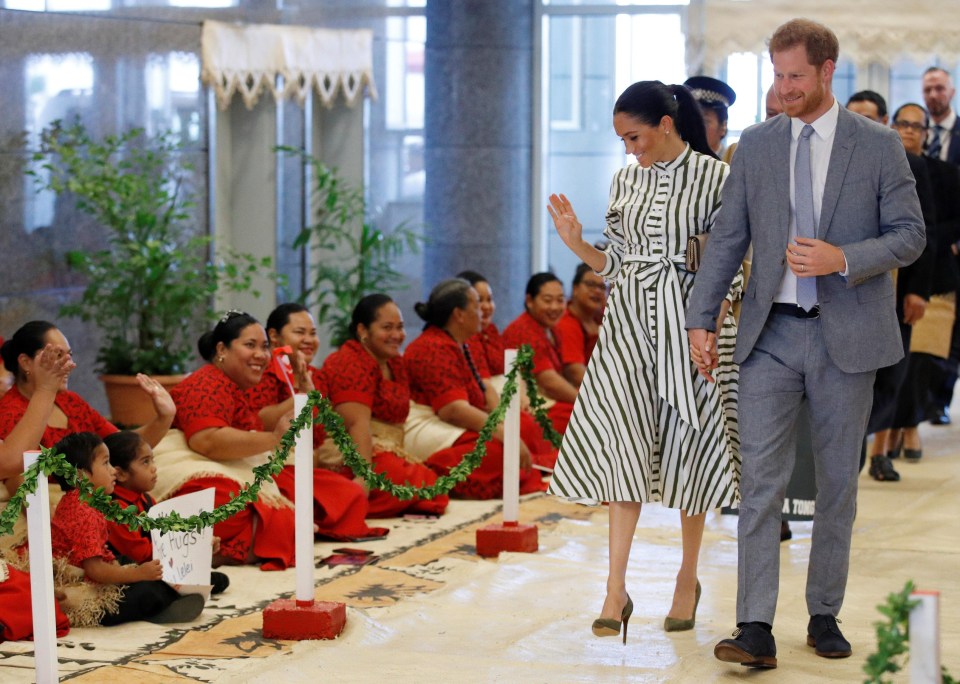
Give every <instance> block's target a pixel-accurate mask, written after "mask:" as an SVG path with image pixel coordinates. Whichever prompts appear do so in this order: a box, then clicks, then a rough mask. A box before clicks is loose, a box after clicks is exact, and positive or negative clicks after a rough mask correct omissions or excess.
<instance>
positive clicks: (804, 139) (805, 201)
mask: <svg viewBox="0 0 960 684" xmlns="http://www.w3.org/2000/svg"><path fill="white" fill-rule="evenodd" d="M811 135H813V126H811V125H810V124H807V125H806V126H804V127H803V130H802V131H800V140H799V141H798V142H797V159H796V162H795V163H794V167H793V191H794V202H795V203H796V219H797V237H804V238H815V237H816V236H817V229H816V225H815V224H814V222H813V174H812V172H811V170H810V136H811ZM797 304H798V305H800V307H801V308H803V309H805V310H807V311H809V310H810V309H812V308H813V307H814V306H816V304H817V279H816V278H797Z"/></svg>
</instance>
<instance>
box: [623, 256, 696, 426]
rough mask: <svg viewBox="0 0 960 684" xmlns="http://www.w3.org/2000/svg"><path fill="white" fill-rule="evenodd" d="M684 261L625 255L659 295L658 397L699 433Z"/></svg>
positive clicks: (643, 281)
mask: <svg viewBox="0 0 960 684" xmlns="http://www.w3.org/2000/svg"><path fill="white" fill-rule="evenodd" d="M685 259H686V257H685V255H683V254H674V255H669V256H668V255H666V254H663V255H642V254H625V255H624V256H623V262H624V263H637V264H638V268H637V270H636V274H635V277H636V278H637V279H639V281H640V285H641V286H642V287H643V288H644V289H646V290H649V289H653V290H654V291H655V292H656V297H655V298H654V304H653V312H652V313H653V318H654V320H655V321H656V326H655V330H656V336H655V339H654V346H655V347H656V349H657V394H658V395H659V396H660V397H661V398H662V399H663V400H664V401H665V402H667V403H668V404H669V405H670V406H672V407H673V408H674V409H675V410H676V411H677V413H678V414H679V416H680V419H681V420H683V422H685V423H687V424H688V425H690V426H691V427H692V428H693V429H695V430H697V431H699V430H700V415H699V413H698V412H697V397H696V392H695V391H694V386H693V378H694V375H695V372H694V370H693V362H692V361H691V359H690V346H689V345H688V344H687V331H686V329H685V326H686V322H687V319H686V315H685V314H684V311H683V289H682V288H681V287H680V277H679V276H678V275H677V266H678V265H682V264H684V263H685ZM674 302H676V305H674Z"/></svg>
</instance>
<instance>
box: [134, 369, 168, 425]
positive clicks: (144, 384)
mask: <svg viewBox="0 0 960 684" xmlns="http://www.w3.org/2000/svg"><path fill="white" fill-rule="evenodd" d="M137 382H139V383H140V387H141V389H143V391H144V392H146V393H147V394H149V395H150V401H152V402H153V410H154V411H156V412H157V415H158V416H168V417H172V416H174V415H176V413H177V406H176V404H174V403H173V398H172V397H171V396H170V393H169V392H168V391H167V390H165V389H164V388H163V385H161V384H160V383H159V382H157V381H156V380H154V379H153V378H151V377H150V376H149V375H144V374H143V373H137Z"/></svg>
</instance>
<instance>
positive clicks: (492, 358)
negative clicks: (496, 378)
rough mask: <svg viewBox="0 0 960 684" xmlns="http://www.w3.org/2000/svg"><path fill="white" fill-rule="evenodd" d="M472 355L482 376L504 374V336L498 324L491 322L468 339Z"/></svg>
mask: <svg viewBox="0 0 960 684" xmlns="http://www.w3.org/2000/svg"><path fill="white" fill-rule="evenodd" d="M467 346H468V347H469V348H470V355H471V357H472V358H473V362H474V363H475V364H476V365H477V370H479V371H480V377H483V378H489V377H491V376H493V375H503V373H504V368H503V350H504V346H503V337H502V336H501V335H500V331H499V330H497V326H496V325H494V324H493V323H491V324H490V325H487V326H485V327H484V328H483V330H481V331H480V332H478V333H477V334H476V335H474V336H473V337H471V338H470V339H469V340H467Z"/></svg>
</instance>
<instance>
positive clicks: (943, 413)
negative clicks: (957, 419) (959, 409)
mask: <svg viewBox="0 0 960 684" xmlns="http://www.w3.org/2000/svg"><path fill="white" fill-rule="evenodd" d="M927 420H928V421H929V422H930V424H931V425H949V424H950V409H949V408H946V407H944V408H942V409H939V410H934V411H931V412H930V414H929V417H928V418H927Z"/></svg>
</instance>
